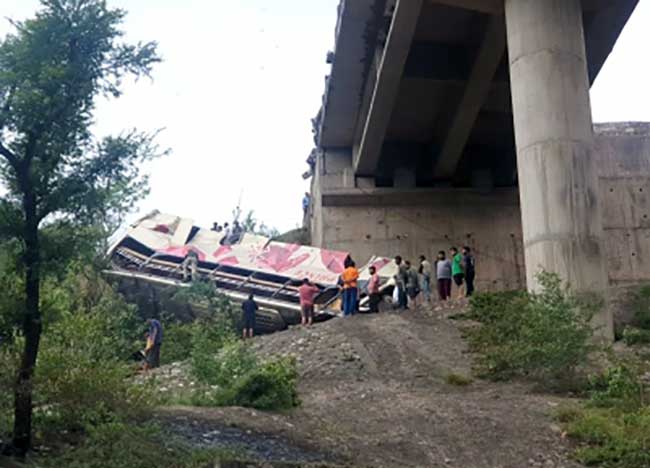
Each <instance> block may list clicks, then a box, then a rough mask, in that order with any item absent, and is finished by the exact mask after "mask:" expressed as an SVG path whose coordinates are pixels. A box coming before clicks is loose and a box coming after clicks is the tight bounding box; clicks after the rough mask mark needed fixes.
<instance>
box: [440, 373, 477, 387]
mask: <svg viewBox="0 0 650 468" xmlns="http://www.w3.org/2000/svg"><path fill="white" fill-rule="evenodd" d="M445 381H446V382H447V383H448V384H449V385H455V386H457V387H466V386H467V385H469V384H471V383H472V378H471V377H468V376H466V375H462V374H456V373H455V372H452V373H450V374H447V377H445Z"/></svg>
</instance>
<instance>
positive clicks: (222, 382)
mask: <svg viewBox="0 0 650 468" xmlns="http://www.w3.org/2000/svg"><path fill="white" fill-rule="evenodd" d="M214 348H216V350H215V349H214ZM256 366H257V360H256V358H255V354H253V353H252V352H251V351H250V350H249V349H248V348H247V347H246V345H245V344H244V343H243V342H241V341H238V340H234V339H233V340H232V341H228V342H226V343H224V344H222V345H215V344H214V342H212V341H210V339H209V337H208V335H207V334H204V333H199V334H197V336H196V337H195V343H194V349H193V350H192V373H193V374H194V375H195V377H196V378H197V379H198V380H199V381H201V382H204V383H206V384H209V385H213V386H219V387H227V386H229V385H230V384H232V382H233V381H235V380H237V379H239V378H241V377H242V376H244V375H245V374H246V373H247V372H249V371H251V370H253V369H255V367H256Z"/></svg>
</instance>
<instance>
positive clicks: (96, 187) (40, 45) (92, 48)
mask: <svg viewBox="0 0 650 468" xmlns="http://www.w3.org/2000/svg"><path fill="white" fill-rule="evenodd" d="M124 16H125V12H124V11H122V10H118V9H109V8H107V6H106V2H105V1H103V0H41V9H40V11H39V12H38V13H37V14H36V16H35V17H34V18H33V19H29V20H26V21H24V22H12V24H13V26H14V32H13V33H12V34H9V35H7V36H6V38H5V39H4V40H3V41H2V42H0V156H1V157H0V181H1V183H2V184H3V185H4V187H5V189H6V193H4V194H3V195H2V196H1V198H0V239H13V240H14V241H15V242H16V243H17V245H18V246H19V247H18V250H19V256H18V258H17V262H16V263H17V270H18V272H19V274H20V275H21V276H22V283H23V287H24V290H23V304H22V306H21V310H20V311H19V316H20V318H19V320H20V322H21V326H20V328H21V331H22V335H23V341H24V349H23V352H22V358H21V363H20V366H19V371H18V375H17V378H16V386H15V390H14V407H15V408H14V409H15V411H14V430H13V444H12V448H13V450H14V452H15V453H17V454H18V455H22V454H24V453H26V451H27V450H28V449H29V446H30V443H31V420H32V388H33V373H34V368H35V365H36V360H37V356H38V350H39V342H40V338H41V328H42V324H41V310H40V288H41V282H42V274H43V268H44V267H45V266H46V265H47V264H48V263H52V262H53V260H59V259H62V258H61V257H60V256H61V255H65V251H63V252H61V251H58V250H57V249H56V248H55V246H56V245H61V239H62V237H61V233H62V232H65V231H66V230H67V231H68V232H73V231H76V230H77V228H79V229H87V228H88V226H96V227H98V228H99V229H101V228H108V227H109V226H111V225H114V223H116V222H118V221H119V219H120V217H121V216H123V215H124V213H125V211H127V210H128V209H129V208H131V207H133V205H134V204H135V203H136V202H137V200H138V199H139V198H140V197H142V196H143V195H144V193H145V192H146V188H147V180H146V177H143V176H142V174H141V173H140V168H141V167H142V164H141V163H142V161H144V160H147V159H148V158H151V157H153V156H154V155H156V153H157V149H156V147H155V145H154V144H153V137H154V135H147V134H141V133H137V132H135V131H132V132H130V133H127V134H123V135H121V136H119V137H110V138H106V139H104V140H102V141H97V140H96V139H94V138H93V136H92V134H91V131H90V128H91V125H92V123H93V121H92V116H93V110H94V107H95V101H96V99H97V98H98V97H100V96H107V97H119V96H120V94H121V85H122V82H123V80H124V79H125V78H129V77H135V78H137V77H141V76H149V74H150V72H151V69H152V66H153V65H154V64H155V63H157V62H159V61H160V58H159V57H158V55H157V53H156V44H155V43H145V44H142V43H139V44H137V45H130V44H124V43H122V42H121V37H122V35H123V33H122V32H121V30H120V29H119V27H120V25H121V23H122V21H123V18H124ZM75 242H76V239H74V238H73V239H72V240H71V241H70V242H68V243H67V246H68V249H67V250H70V248H71V249H72V251H74V248H75V244H74V243H75ZM57 243H58V244H57ZM64 250H65V249H64ZM53 255H54V257H53Z"/></svg>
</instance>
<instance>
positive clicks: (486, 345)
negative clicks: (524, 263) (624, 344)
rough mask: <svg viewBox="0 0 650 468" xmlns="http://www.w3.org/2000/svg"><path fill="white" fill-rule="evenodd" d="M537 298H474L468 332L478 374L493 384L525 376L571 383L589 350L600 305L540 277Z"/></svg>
mask: <svg viewBox="0 0 650 468" xmlns="http://www.w3.org/2000/svg"><path fill="white" fill-rule="evenodd" d="M538 281H539V283H540V285H541V291H540V292H539V293H526V292H523V291H515V292H507V293H484V294H478V295H476V296H475V297H473V298H472V300H471V301H470V312H469V314H468V317H469V318H471V319H474V320H477V321H479V322H480V323H481V325H480V326H478V327H474V328H471V329H468V330H467V337H468V338H469V342H470V346H471V348H472V350H473V351H475V352H476V353H478V354H479V358H478V365H479V372H480V373H481V374H482V375H484V376H487V377H490V378H494V379H507V378H511V377H514V376H524V377H529V378H532V379H535V380H537V381H539V382H545V383H555V382H559V381H563V380H565V379H567V378H571V377H572V376H573V375H574V373H575V371H576V369H577V368H578V367H579V366H580V365H582V364H584V363H585V362H586V359H587V356H588V354H589V352H590V351H591V349H592V347H591V344H590V343H591V336H592V329H591V325H590V319H591V317H592V314H593V311H594V310H596V308H597V307H599V306H600V305H599V304H598V303H597V302H596V301H593V300H591V301H587V300H585V298H581V299H578V298H576V297H575V296H573V295H571V294H570V293H569V292H568V290H567V289H566V288H564V287H563V286H562V283H561V281H560V279H559V277H558V276H556V275H553V274H549V273H544V272H542V273H540V274H539V275H538Z"/></svg>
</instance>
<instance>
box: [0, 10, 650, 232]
mask: <svg viewBox="0 0 650 468" xmlns="http://www.w3.org/2000/svg"><path fill="white" fill-rule="evenodd" d="M338 1H339V0H273V1H269V0H237V1H226V0H108V4H109V6H112V7H119V8H124V9H126V10H127V11H128V12H129V14H128V16H127V18H126V21H125V23H124V26H123V29H124V31H125V34H126V36H125V39H126V40H127V41H129V42H137V41H152V40H154V41H157V42H158V43H159V52H160V54H161V55H162V57H163V59H164V62H163V63H162V64H160V65H158V66H157V67H156V68H155V70H154V73H153V80H148V79H145V80H140V81H139V82H137V83H132V82H128V83H126V85H125V88H124V91H125V93H124V95H123V96H122V97H120V98H119V99H117V100H106V99H100V100H99V101H98V103H97V110H96V114H95V116H96V119H95V120H96V124H95V129H94V131H95V134H96V135H97V136H98V137H101V136H105V135H111V134H119V133H120V132H123V131H127V130H129V129H132V128H137V129H139V130H141V131H155V130H158V129H162V131H161V133H160V135H159V137H158V143H159V144H160V146H161V147H164V148H170V149H171V154H170V155H169V156H167V157H165V158H161V159H158V160H156V161H154V162H151V163H148V164H147V167H146V168H145V169H146V170H147V172H149V174H150V175H151V194H150V195H149V197H148V198H147V199H146V200H144V201H143V202H142V203H141V204H140V207H139V210H140V213H141V214H145V213H147V212H149V211H151V210H152V209H158V210H160V211H163V212H168V213H173V214H177V215H181V216H183V217H186V218H191V219H194V220H195V222H196V223H197V224H199V225H202V226H209V225H211V223H212V222H213V221H220V222H223V221H227V220H229V218H230V217H231V212H232V210H233V208H234V207H236V206H237V205H238V203H239V202H240V201H241V207H242V209H243V210H244V211H247V210H249V209H253V210H254V211H255V213H256V216H257V217H258V219H260V220H261V221H264V222H265V223H266V224H267V225H270V226H274V227H277V228H278V229H280V230H288V229H291V228H294V227H296V226H297V225H298V224H299V222H300V220H301V217H302V209H301V199H302V195H303V193H304V192H305V191H306V190H307V189H308V182H307V181H304V180H303V179H302V177H301V176H302V173H303V172H305V171H306V170H307V169H308V167H307V165H306V163H305V160H306V159H307V156H308V155H309V152H310V151H311V149H312V147H313V137H312V133H311V118H312V117H314V116H315V115H316V113H317V111H318V109H319V107H320V104H321V96H322V94H323V90H324V80H325V76H326V75H327V74H328V72H329V66H328V65H327V64H326V62H325V58H326V53H327V51H328V50H332V49H333V47H334V27H335V24H336V6H337V4H338ZM271 5H272V6H271ZM38 7H39V1H38V0H0V36H4V35H5V34H6V33H7V32H9V31H10V30H11V26H10V24H9V22H8V21H7V20H6V19H5V18H12V19H18V20H20V19H24V18H27V17H29V16H32V15H33V14H34V13H35V12H36V11H37V9H38ZM647 25H650V0H640V2H639V6H638V7H637V10H636V11H635V13H634V15H633V17H632V18H631V19H630V21H629V23H628V25H627V26H626V28H625V30H624V32H623V34H622V35H621V37H620V39H619V41H618V43H617V45H616V47H615V49H614V52H613V53H612V55H611V56H610V58H609V59H608V61H607V62H606V64H605V66H604V68H603V70H602V71H601V73H600V75H599V77H598V79H597V81H596V83H595V84H594V86H593V88H592V110H593V116H594V120H595V121H596V122H606V121H625V120H645V121H650V60H647V59H645V58H644V57H647V47H648V46H649V45H650V28H648V27H647ZM135 218H137V216H136V215H134V216H132V217H131V219H135Z"/></svg>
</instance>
